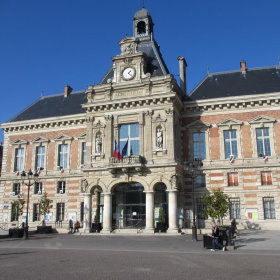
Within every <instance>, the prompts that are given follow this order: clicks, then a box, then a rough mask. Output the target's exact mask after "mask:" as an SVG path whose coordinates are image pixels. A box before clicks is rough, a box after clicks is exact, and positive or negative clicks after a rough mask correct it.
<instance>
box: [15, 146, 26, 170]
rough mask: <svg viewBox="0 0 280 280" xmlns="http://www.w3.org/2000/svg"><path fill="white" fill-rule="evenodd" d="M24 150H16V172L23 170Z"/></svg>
mask: <svg viewBox="0 0 280 280" xmlns="http://www.w3.org/2000/svg"><path fill="white" fill-rule="evenodd" d="M23 160H24V148H16V150H15V165H14V171H15V172H21V171H22V170H23Z"/></svg>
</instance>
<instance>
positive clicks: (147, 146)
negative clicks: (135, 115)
mask: <svg viewBox="0 0 280 280" xmlns="http://www.w3.org/2000/svg"><path fill="white" fill-rule="evenodd" d="M152 114H153V112H152V111H147V112H145V127H144V137H145V143H144V151H143V152H142V154H143V155H144V156H145V158H146V160H147V161H148V162H151V161H152V158H153V154H152V151H153V145H152ZM142 142H144V141H142Z"/></svg>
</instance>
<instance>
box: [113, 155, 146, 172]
mask: <svg viewBox="0 0 280 280" xmlns="http://www.w3.org/2000/svg"><path fill="white" fill-rule="evenodd" d="M144 164H145V159H144V157H142V156H127V157H123V158H122V159H118V158H115V157H110V158H109V165H110V168H109V170H110V172H111V173H112V174H116V173H118V172H123V173H130V172H140V173H142V172H143V170H144Z"/></svg>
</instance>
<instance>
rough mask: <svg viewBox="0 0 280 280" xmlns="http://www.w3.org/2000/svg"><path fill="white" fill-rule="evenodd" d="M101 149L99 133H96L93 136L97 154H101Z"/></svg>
mask: <svg viewBox="0 0 280 280" xmlns="http://www.w3.org/2000/svg"><path fill="white" fill-rule="evenodd" d="M101 151H102V137H101V135H100V133H98V134H97V135H96V137H95V152H96V153H97V154H101Z"/></svg>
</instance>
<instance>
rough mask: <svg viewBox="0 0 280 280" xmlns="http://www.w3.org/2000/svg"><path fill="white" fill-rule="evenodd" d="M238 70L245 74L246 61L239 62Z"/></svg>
mask: <svg viewBox="0 0 280 280" xmlns="http://www.w3.org/2000/svg"><path fill="white" fill-rule="evenodd" d="M240 70H241V72H242V74H246V72H247V67H246V61H245V60H242V61H241V62H240Z"/></svg>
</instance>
